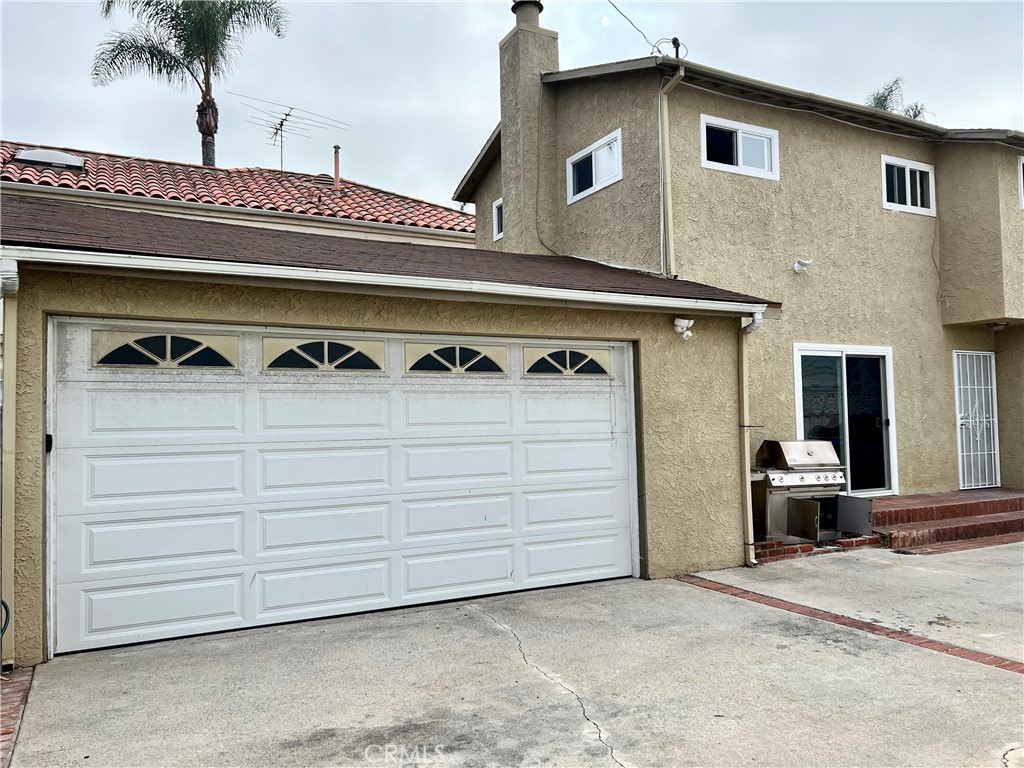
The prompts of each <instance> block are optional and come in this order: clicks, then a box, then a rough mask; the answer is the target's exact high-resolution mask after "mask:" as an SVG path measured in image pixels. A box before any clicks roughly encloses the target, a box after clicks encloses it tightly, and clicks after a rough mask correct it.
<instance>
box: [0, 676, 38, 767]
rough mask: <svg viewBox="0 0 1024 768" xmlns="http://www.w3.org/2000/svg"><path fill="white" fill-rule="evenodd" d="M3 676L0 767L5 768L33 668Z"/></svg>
mask: <svg viewBox="0 0 1024 768" xmlns="http://www.w3.org/2000/svg"><path fill="white" fill-rule="evenodd" d="M4 674H5V675H6V676H7V680H6V681H4V683H3V687H4V701H3V705H2V706H0V766H4V768H6V766H7V765H9V764H10V762H11V757H12V755H13V754H14V744H15V742H16V741H17V739H18V731H19V730H20V728H21V717H22V715H23V714H24V713H25V703H26V702H27V701H28V692H29V689H30V688H31V687H32V677H33V675H34V674H35V667H16V668H14V669H12V670H11V671H10V672H5V673H4Z"/></svg>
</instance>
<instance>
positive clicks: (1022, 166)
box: [1017, 155, 1024, 211]
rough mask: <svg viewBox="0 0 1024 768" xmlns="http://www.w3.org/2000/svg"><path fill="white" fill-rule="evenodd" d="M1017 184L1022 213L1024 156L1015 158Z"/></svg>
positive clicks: (1023, 209) (1023, 205)
mask: <svg viewBox="0 0 1024 768" xmlns="http://www.w3.org/2000/svg"><path fill="white" fill-rule="evenodd" d="M1017 183H1018V184H1019V185H1020V209H1021V210H1022V211H1024V155H1021V156H1020V157H1018V158H1017Z"/></svg>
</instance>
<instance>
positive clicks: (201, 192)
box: [0, 141, 476, 232]
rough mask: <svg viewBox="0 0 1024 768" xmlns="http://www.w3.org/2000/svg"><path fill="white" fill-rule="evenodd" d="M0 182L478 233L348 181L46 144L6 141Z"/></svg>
mask: <svg viewBox="0 0 1024 768" xmlns="http://www.w3.org/2000/svg"><path fill="white" fill-rule="evenodd" d="M19 149H50V150H57V151H60V152H69V153H71V154H73V155H79V156H81V157H84V158H85V170H84V172H83V171H78V170H74V169H69V168H56V167H46V166H40V165H31V164H28V163H19V162H18V161H17V160H15V159H14V155H15V153H16V152H17V151H18V150H19ZM0 180H2V181H13V182H20V183H23V184H36V185H39V186H43V187H58V188H64V189H82V190H88V191H90V192H106V193H113V194H120V195H133V196H135V197H146V198H153V199H157V200H181V201H185V202H191V203H204V204H207V205H220V206H230V207H233V208H249V209H253V208H255V209H260V210H264V211H280V212H283V213H297V214H304V215H308V216H320V217H324V218H333V219H350V220H358V221H373V222H378V223H382V224H400V225H404V226H409V227H423V228H426V229H439V230H445V231H449V232H473V231H474V230H475V227H476V219H475V217H474V216H473V215H472V214H469V213H465V212H463V211H457V210H455V209H453V208H447V207H445V206H443V205H436V204H435V203H428V202H425V201H423V200H417V199H416V198H412V197H406V196H405V195H397V194H395V193H393V192H385V191H384V190H382V189H376V188H375V187H370V186H367V185H365V184H359V183H357V182H354V181H349V180H348V179H342V180H341V189H339V190H337V191H335V189H334V178H333V177H332V176H329V175H327V174H318V175H314V174H308V173H292V172H291V171H275V170H270V169H267V168H208V167H205V166H202V165H189V164H187V163H175V162H168V161H166V160H148V159H145V158H139V157H126V156H124V155H110V154H103V153H100V152H88V151H82V150H78V149H67V148H65V147H50V146H44V145H40V144H23V143H19V142H11V141H4V142H2V143H0Z"/></svg>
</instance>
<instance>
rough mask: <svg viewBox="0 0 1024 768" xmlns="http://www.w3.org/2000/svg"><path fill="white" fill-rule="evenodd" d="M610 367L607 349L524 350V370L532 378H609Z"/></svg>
mask: <svg viewBox="0 0 1024 768" xmlns="http://www.w3.org/2000/svg"><path fill="white" fill-rule="evenodd" d="M610 367H611V352H610V351H609V350H607V349H583V350H580V349H552V348H550V347H547V348H545V347H524V348H523V370H524V371H526V373H527V374H528V375H531V376H532V375H538V374H539V375H553V376H608V375H609V374H608V369H609V368H610Z"/></svg>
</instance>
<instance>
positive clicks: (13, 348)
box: [0, 259, 18, 665]
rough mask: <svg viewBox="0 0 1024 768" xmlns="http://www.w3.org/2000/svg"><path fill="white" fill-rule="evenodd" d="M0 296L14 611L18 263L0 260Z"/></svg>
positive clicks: (5, 525)
mask: <svg viewBox="0 0 1024 768" xmlns="http://www.w3.org/2000/svg"><path fill="white" fill-rule="evenodd" d="M0 295H2V296H3V304H4V309H3V331H4V350H3V360H4V373H3V426H2V433H0V441H2V447H3V459H2V461H3V469H2V472H3V475H2V477H0V594H2V595H3V599H4V602H6V603H7V605H8V606H9V607H10V610H11V612H12V613H13V611H14V456H15V454H14V448H15V445H14V424H15V414H16V412H17V411H16V402H15V401H16V399H17V398H16V395H15V393H16V385H17V380H18V379H17V374H18V358H17V355H18V334H17V328H18V262H16V261H14V260H13V259H2V260H0ZM16 622H17V617H15V616H11V623H10V625H9V626H8V627H7V632H6V633H5V634H4V637H3V645H2V646H0V657H2V660H3V664H4V665H7V664H8V663H9V662H10V661H12V660H13V659H14V630H15V625H16Z"/></svg>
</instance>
